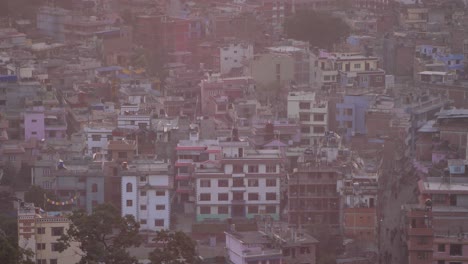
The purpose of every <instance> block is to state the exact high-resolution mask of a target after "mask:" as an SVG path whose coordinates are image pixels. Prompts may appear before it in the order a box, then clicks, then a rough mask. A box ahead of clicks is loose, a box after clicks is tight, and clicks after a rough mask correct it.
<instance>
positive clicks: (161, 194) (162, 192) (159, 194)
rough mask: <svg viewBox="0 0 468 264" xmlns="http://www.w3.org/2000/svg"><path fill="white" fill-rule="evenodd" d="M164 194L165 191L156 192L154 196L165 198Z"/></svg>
mask: <svg viewBox="0 0 468 264" xmlns="http://www.w3.org/2000/svg"><path fill="white" fill-rule="evenodd" d="M165 195H166V192H165V191H156V196H165Z"/></svg>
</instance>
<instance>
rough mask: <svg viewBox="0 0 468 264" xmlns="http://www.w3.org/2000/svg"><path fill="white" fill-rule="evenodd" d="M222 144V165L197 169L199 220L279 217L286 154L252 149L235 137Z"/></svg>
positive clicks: (197, 211) (275, 218)
mask: <svg viewBox="0 0 468 264" xmlns="http://www.w3.org/2000/svg"><path fill="white" fill-rule="evenodd" d="M219 144H220V147H221V151H222V153H221V155H222V157H221V160H220V165H222V166H216V164H215V165H213V166H210V165H209V164H206V165H204V166H203V167H201V166H202V165H201V166H200V167H198V168H197V169H196V170H195V179H196V184H195V186H196V195H197V199H196V207H197V208H196V215H197V221H206V220H218V221H223V220H227V219H236V218H237V219H240V218H242V219H245V218H248V219H253V218H257V217H262V216H263V217H269V218H271V219H274V220H279V217H280V200H281V192H280V191H281V188H280V187H281V185H282V181H283V179H284V177H285V174H284V172H283V168H282V165H281V164H282V163H283V160H282V153H281V152H280V151H279V150H276V149H275V150H266V149H265V150H253V149H250V148H249V143H248V142H247V141H241V140H239V139H235V136H234V137H233V139H232V140H231V141H221V142H220V143H219Z"/></svg>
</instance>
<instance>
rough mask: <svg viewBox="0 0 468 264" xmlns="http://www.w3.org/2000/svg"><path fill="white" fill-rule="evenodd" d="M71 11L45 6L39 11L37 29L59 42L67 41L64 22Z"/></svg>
mask: <svg viewBox="0 0 468 264" xmlns="http://www.w3.org/2000/svg"><path fill="white" fill-rule="evenodd" d="M69 14H70V11H69V10H66V9H62V8H59V7H50V6H43V7H41V8H40V9H39V10H38V11H37V16H36V25H37V29H38V30H39V31H40V32H42V33H43V34H45V35H47V36H50V37H52V38H54V39H55V40H57V41H61V42H63V41H65V32H64V22H65V20H66V18H67V16H68V15H69Z"/></svg>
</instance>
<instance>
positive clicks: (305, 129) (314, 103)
mask: <svg viewBox="0 0 468 264" xmlns="http://www.w3.org/2000/svg"><path fill="white" fill-rule="evenodd" d="M287 115H288V118H292V119H295V120H297V121H298V123H299V124H300V125H301V143H302V144H306V145H313V144H317V143H318V140H319V138H321V137H323V136H324V135H325V132H326V131H328V119H329V116H328V102H326V101H321V100H319V99H318V98H317V97H316V94H315V93H313V92H290V93H289V95H288V104H287Z"/></svg>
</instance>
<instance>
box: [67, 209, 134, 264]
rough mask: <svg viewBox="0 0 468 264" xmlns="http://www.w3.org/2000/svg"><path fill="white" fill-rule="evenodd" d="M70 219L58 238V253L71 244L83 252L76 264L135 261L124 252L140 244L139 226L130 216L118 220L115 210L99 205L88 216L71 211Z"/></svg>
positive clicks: (119, 263) (129, 262)
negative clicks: (78, 244)
mask: <svg viewBox="0 0 468 264" xmlns="http://www.w3.org/2000/svg"><path fill="white" fill-rule="evenodd" d="M70 220H71V221H72V223H71V225H70V228H69V229H68V230H67V232H66V233H65V234H64V235H62V237H61V238H60V239H59V241H60V243H59V249H60V251H61V252H62V251H63V250H65V249H66V248H68V247H69V246H70V243H71V242H73V241H75V242H79V243H80V249H81V250H82V251H83V253H84V254H83V256H82V258H81V260H80V262H79V263H80V264H95V263H104V264H131V263H135V264H136V263H137V262H138V261H137V259H136V258H134V257H132V256H130V255H129V254H128V252H127V250H126V249H127V248H130V247H133V246H135V247H136V246H139V245H140V243H141V237H140V235H139V234H138V231H139V229H140V225H139V224H138V223H137V222H136V221H135V219H134V218H133V216H125V217H121V216H120V213H119V211H118V210H117V208H115V207H114V206H112V205H110V204H103V205H98V206H97V207H96V208H94V210H93V213H92V214H90V215H88V214H86V212H85V211H83V210H79V211H74V212H73V214H72V215H71V216H70Z"/></svg>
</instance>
